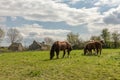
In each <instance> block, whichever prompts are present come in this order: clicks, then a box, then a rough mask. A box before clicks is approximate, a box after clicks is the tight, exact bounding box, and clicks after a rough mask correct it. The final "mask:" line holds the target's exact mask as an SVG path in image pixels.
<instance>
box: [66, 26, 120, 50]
mask: <svg viewBox="0 0 120 80" xmlns="http://www.w3.org/2000/svg"><path fill="white" fill-rule="evenodd" d="M67 40H68V41H69V42H70V43H71V44H72V46H73V48H74V49H83V47H84V45H85V43H87V42H88V41H83V40H82V38H80V37H79V35H78V34H73V33H72V32H71V33H69V34H68V35H67ZM90 40H103V41H104V42H105V45H103V47H104V48H120V33H119V32H117V31H114V32H109V31H108V29H107V28H105V29H103V30H102V32H101V34H100V35H99V36H91V37H90ZM90 40H89V41H90Z"/></svg>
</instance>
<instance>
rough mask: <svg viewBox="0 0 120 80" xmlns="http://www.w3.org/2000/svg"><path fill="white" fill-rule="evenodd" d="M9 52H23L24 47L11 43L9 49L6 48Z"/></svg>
mask: <svg viewBox="0 0 120 80" xmlns="http://www.w3.org/2000/svg"><path fill="white" fill-rule="evenodd" d="M8 49H9V50H12V51H23V50H24V47H23V46H22V44H21V43H12V44H11V45H10V46H9V47H8Z"/></svg>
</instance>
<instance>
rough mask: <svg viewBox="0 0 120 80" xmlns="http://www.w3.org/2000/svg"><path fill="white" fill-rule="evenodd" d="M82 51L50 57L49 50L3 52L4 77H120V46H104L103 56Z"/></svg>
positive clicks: (62, 79)
mask: <svg viewBox="0 0 120 80" xmlns="http://www.w3.org/2000/svg"><path fill="white" fill-rule="evenodd" d="M82 54H83V51H82V50H73V51H72V52H71V54H70V58H67V57H65V58H60V59H54V60H49V51H27V52H13V53H12V52H11V53H3V54H0V80H120V49H104V50H103V51H102V55H101V56H84V55H82ZM60 56H61V57H62V52H61V55H60Z"/></svg>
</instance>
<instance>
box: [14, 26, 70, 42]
mask: <svg viewBox="0 0 120 80" xmlns="http://www.w3.org/2000/svg"><path fill="white" fill-rule="evenodd" d="M16 28H17V29H18V30H19V31H20V32H21V34H22V36H23V37H24V38H31V39H43V38H45V37H51V38H53V39H54V40H64V39H65V38H66V34H67V33H69V32H70V31H69V30H62V29H56V30H52V29H44V28H42V26H40V25H38V24H33V25H24V26H23V27H16Z"/></svg>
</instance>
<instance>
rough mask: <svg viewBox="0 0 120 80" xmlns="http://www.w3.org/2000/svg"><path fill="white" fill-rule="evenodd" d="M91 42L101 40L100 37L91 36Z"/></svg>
mask: <svg viewBox="0 0 120 80" xmlns="http://www.w3.org/2000/svg"><path fill="white" fill-rule="evenodd" d="M90 39H91V40H101V38H100V36H91V38H90Z"/></svg>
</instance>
